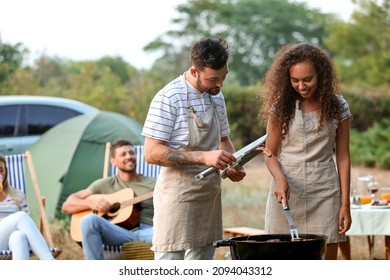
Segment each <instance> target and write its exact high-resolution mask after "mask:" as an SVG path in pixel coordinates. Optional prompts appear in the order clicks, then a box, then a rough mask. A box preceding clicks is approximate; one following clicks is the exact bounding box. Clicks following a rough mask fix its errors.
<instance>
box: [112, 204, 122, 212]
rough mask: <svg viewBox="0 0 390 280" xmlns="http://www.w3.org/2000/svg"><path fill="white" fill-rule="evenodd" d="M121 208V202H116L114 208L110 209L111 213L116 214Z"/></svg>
mask: <svg viewBox="0 0 390 280" xmlns="http://www.w3.org/2000/svg"><path fill="white" fill-rule="evenodd" d="M120 208H121V204H120V203H119V202H116V203H114V204H113V205H112V208H111V209H110V211H109V212H110V213H115V212H117V211H118V210H119V209H120Z"/></svg>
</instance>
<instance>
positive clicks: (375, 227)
mask: <svg viewBox="0 0 390 280" xmlns="http://www.w3.org/2000/svg"><path fill="white" fill-rule="evenodd" d="M351 216H352V225H351V228H350V230H349V231H348V232H347V235H390V206H371V205H362V206H352V207H351Z"/></svg>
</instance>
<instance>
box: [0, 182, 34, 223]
mask: <svg viewBox="0 0 390 280" xmlns="http://www.w3.org/2000/svg"><path fill="white" fill-rule="evenodd" d="M14 191H15V194H16V196H17V197H18V198H19V200H20V202H21V207H19V205H18V204H17V203H16V201H15V200H14V199H13V198H11V197H10V196H9V195H8V196H7V197H6V198H5V199H4V200H3V201H0V221H1V220H3V219H4V218H5V217H7V216H8V215H10V214H12V213H15V212H18V211H21V210H22V211H24V212H26V213H28V212H29V211H28V206H27V202H26V198H25V196H24V194H23V193H22V192H21V191H20V190H18V189H14Z"/></svg>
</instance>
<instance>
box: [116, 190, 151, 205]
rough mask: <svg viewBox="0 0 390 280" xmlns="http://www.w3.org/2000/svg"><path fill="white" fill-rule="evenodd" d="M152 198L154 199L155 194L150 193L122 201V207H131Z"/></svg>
mask: <svg viewBox="0 0 390 280" xmlns="http://www.w3.org/2000/svg"><path fill="white" fill-rule="evenodd" d="M152 197H153V192H148V193H145V194H142V195H140V196H136V197H134V198H132V199H129V200H125V201H122V207H127V206H129V205H133V204H137V203H139V202H142V201H144V200H147V199H150V198H152Z"/></svg>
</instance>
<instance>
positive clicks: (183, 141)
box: [142, 74, 230, 149]
mask: <svg viewBox="0 0 390 280" xmlns="http://www.w3.org/2000/svg"><path fill="white" fill-rule="evenodd" d="M183 80H184V74H183V75H181V76H179V77H178V78H176V79H175V80H173V81H172V82H170V83H169V84H167V85H166V86H165V87H164V88H163V89H161V90H160V91H159V92H158V93H157V94H156V95H155V97H154V98H153V100H152V102H151V104H150V108H149V112H148V115H147V117H146V120H145V124H144V127H143V129H142V135H143V136H146V137H150V138H154V139H158V140H161V141H165V142H167V143H168V146H170V147H172V148H175V149H176V148H179V147H180V146H186V145H188V141H189V130H188V117H187V92H186V87H185V86H184V84H183ZM186 83H187V88H188V100H189V106H190V107H192V108H193V110H195V111H196V114H198V115H199V116H200V117H203V116H204V114H205V112H207V110H208V109H209V108H210V106H211V98H212V99H213V102H214V104H215V105H216V109H217V112H218V115H219V118H220V123H221V137H225V136H228V135H229V133H230V128H229V123H228V117H227V112H226V105H225V98H224V96H223V94H222V93H221V92H220V93H218V94H217V95H211V94H208V93H201V92H200V91H198V90H197V89H195V88H194V87H193V86H192V85H191V84H190V83H188V82H187V81H186Z"/></svg>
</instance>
